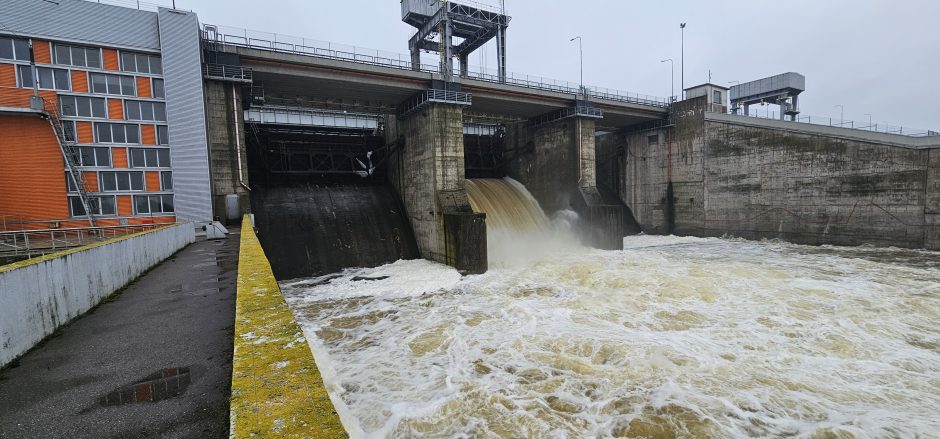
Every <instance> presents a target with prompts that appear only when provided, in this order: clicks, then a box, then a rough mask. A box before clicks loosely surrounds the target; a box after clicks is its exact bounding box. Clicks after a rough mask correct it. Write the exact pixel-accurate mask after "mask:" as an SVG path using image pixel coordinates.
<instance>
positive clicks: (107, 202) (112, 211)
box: [69, 195, 117, 216]
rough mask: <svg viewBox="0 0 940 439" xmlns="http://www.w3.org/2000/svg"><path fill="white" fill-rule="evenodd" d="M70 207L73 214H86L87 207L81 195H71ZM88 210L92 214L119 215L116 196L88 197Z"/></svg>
mask: <svg viewBox="0 0 940 439" xmlns="http://www.w3.org/2000/svg"><path fill="white" fill-rule="evenodd" d="M69 208H70V210H71V212H72V216H85V208H84V206H82V199H81V198H80V197H69ZM88 210H90V211H91V214H92V215H117V204H116V203H115V201H114V196H113V195H112V196H103V197H88Z"/></svg>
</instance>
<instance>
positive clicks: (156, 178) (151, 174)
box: [145, 171, 160, 192]
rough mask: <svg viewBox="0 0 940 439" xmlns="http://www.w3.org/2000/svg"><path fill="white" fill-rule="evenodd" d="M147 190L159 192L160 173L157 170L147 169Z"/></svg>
mask: <svg viewBox="0 0 940 439" xmlns="http://www.w3.org/2000/svg"><path fill="white" fill-rule="evenodd" d="M145 174H146V177H147V192H160V173H159V172H157V171H147V172H146V173H145Z"/></svg>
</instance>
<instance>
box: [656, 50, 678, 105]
mask: <svg viewBox="0 0 940 439" xmlns="http://www.w3.org/2000/svg"><path fill="white" fill-rule="evenodd" d="M666 61H669V73H670V79H669V92H670V95H669V97H670V98H675V97H676V69H675V66H674V65H673V63H672V58H667V59H664V60H662V61H660V62H666Z"/></svg>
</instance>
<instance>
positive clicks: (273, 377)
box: [230, 217, 348, 438]
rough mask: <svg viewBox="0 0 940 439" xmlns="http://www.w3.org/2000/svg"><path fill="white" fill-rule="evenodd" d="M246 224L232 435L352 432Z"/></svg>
mask: <svg viewBox="0 0 940 439" xmlns="http://www.w3.org/2000/svg"><path fill="white" fill-rule="evenodd" d="M242 224H244V227H242V230H241V244H240V245H241V247H240V251H239V261H238V281H237V285H238V296H237V298H236V301H235V341H234V345H235V346H234V348H235V351H234V354H233V359H232V399H231V412H230V419H231V430H230V436H231V437H233V438H247V437H253V436H257V437H297V438H346V437H348V435H347V433H346V430H345V429H344V428H343V425H342V423H341V422H340V419H339V416H338V415H337V414H336V409H335V407H333V403H332V402H331V401H330V397H329V395H328V394H327V391H326V388H325V387H324V385H323V379H322V378H321V377H320V371H319V370H318V369H317V365H316V362H315V361H314V359H313V354H312V353H311V351H310V347H309V345H308V344H307V341H306V339H305V338H304V335H303V331H302V330H301V328H300V326H299V325H298V324H297V322H296V321H294V315H293V314H292V313H291V311H290V309H289V308H288V307H287V303H286V302H285V301H284V297H283V296H282V295H281V290H280V288H279V287H278V284H277V280H275V278H274V274H273V273H272V272H271V265H270V263H268V259H267V257H265V255H264V250H263V249H262V248H261V244H260V243H259V242H258V237H257V236H255V232H254V230H252V228H251V226H250V224H251V221H250V220H249V219H248V218H247V217H245V219H244V220H243V222H242Z"/></svg>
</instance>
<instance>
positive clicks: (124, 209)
mask: <svg viewBox="0 0 940 439" xmlns="http://www.w3.org/2000/svg"><path fill="white" fill-rule="evenodd" d="M117 211H118V215H120V216H130V215H133V214H134V207H133V205H132V204H131V196H130V195H118V196H117Z"/></svg>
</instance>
